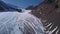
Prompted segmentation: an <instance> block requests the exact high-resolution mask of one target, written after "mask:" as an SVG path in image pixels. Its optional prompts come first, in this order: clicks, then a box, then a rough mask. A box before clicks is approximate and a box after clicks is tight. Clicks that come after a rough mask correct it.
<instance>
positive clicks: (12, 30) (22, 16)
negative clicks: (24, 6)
mask: <svg viewBox="0 0 60 34" xmlns="http://www.w3.org/2000/svg"><path fill="white" fill-rule="evenodd" d="M0 34H44V27H43V24H42V23H41V21H40V20H39V19H38V18H36V17H35V16H33V15H31V14H29V13H18V12H1V13H0Z"/></svg>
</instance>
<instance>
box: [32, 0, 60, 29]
mask: <svg viewBox="0 0 60 34" xmlns="http://www.w3.org/2000/svg"><path fill="white" fill-rule="evenodd" d="M32 14H34V15H35V16H36V17H38V16H39V18H42V20H47V22H52V23H53V24H54V25H55V26H58V28H59V29H60V0H45V1H44V2H43V3H41V4H40V5H38V6H37V7H36V8H35V9H33V11H32Z"/></svg>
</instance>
